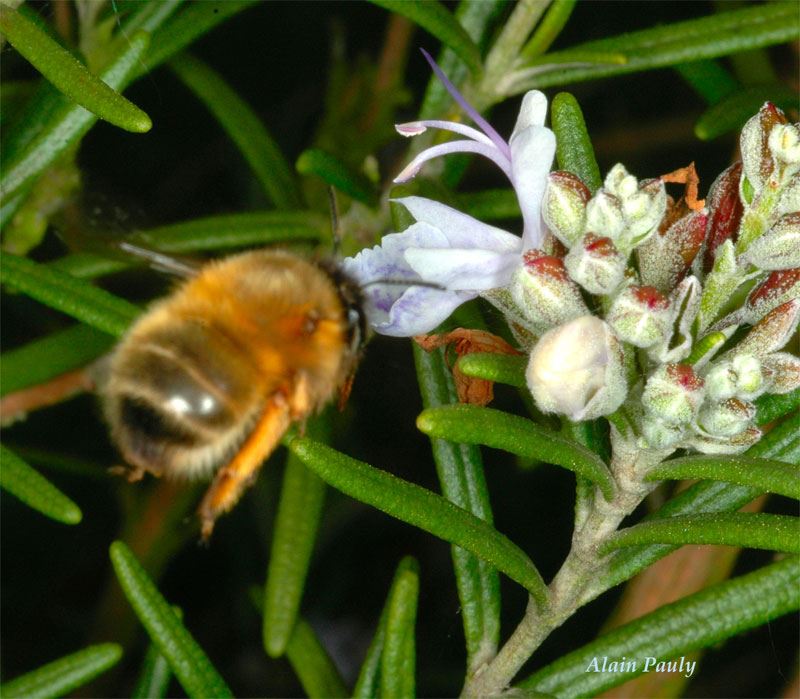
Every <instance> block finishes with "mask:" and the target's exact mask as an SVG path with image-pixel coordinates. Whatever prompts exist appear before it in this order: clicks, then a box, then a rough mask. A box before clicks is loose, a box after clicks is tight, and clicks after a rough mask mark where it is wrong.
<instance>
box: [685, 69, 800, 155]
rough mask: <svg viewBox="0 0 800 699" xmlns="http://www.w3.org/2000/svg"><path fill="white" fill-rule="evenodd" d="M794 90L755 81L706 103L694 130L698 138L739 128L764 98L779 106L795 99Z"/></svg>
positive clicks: (787, 106) (791, 104) (789, 105)
mask: <svg viewBox="0 0 800 699" xmlns="http://www.w3.org/2000/svg"><path fill="white" fill-rule="evenodd" d="M798 99H800V97H798V94H797V93H796V92H795V91H794V90H792V89H790V88H788V87H786V86H785V85H782V84H780V83H775V84H772V85H758V86H754V87H747V88H742V89H739V90H737V91H736V92H734V93H733V94H731V95H729V96H727V97H725V98H724V99H722V100H720V101H719V102H718V103H717V104H714V105H713V106H711V107H709V108H708V109H707V110H706V111H705V112H703V114H702V116H701V117H700V118H699V119H698V120H697V123H696V124H695V125H694V134H695V136H697V138H699V139H700V140H701V141H710V140H711V139H714V138H717V136H721V135H722V134H725V133H728V132H729V131H734V130H738V129H740V128H741V127H742V126H744V124H745V122H746V121H747V120H748V119H749V118H750V117H751V116H753V114H755V113H757V112H758V110H759V109H760V108H761V105H762V104H764V102H766V101H770V102H773V103H774V104H776V105H777V106H778V107H781V108H782V109H791V108H792V107H795V106H796V105H797V103H798Z"/></svg>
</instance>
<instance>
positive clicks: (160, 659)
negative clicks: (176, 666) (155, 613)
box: [131, 643, 172, 699]
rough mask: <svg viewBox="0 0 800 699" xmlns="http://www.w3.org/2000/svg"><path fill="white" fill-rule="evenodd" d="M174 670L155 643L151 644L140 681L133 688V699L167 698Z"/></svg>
mask: <svg viewBox="0 0 800 699" xmlns="http://www.w3.org/2000/svg"><path fill="white" fill-rule="evenodd" d="M171 679H172V670H170V669H169V663H168V662H167V659H166V658H165V657H164V656H163V655H161V651H160V650H159V649H158V646H156V645H155V644H154V643H151V644H150V646H149V647H148V649H147V653H146V654H145V656H144V662H143V663H142V670H141V672H140V673H139V679H138V680H137V681H136V686H135V687H134V688H133V692H132V693H131V697H132V698H133V699H162V697H166V696H167V691H168V690H169V681H170V680H171Z"/></svg>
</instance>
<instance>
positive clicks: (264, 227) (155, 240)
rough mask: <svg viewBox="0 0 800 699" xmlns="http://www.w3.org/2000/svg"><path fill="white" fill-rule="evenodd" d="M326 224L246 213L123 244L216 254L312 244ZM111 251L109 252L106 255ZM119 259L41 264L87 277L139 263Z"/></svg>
mask: <svg viewBox="0 0 800 699" xmlns="http://www.w3.org/2000/svg"><path fill="white" fill-rule="evenodd" d="M329 227H330V221H329V220H328V219H327V218H326V217H324V216H320V215H319V214H317V213H315V212H313V211H248V212H245V213H241V214H223V215H220V216H207V217H205V218H197V219H191V220H189V221H181V222H180V223H173V224H170V225H167V226H159V227H157V228H150V229H148V230H144V231H137V232H135V233H132V234H131V235H130V236H129V237H128V240H127V242H130V243H133V244H141V245H144V246H145V247H147V248H151V249H154V250H158V251H159V252H166V253H179V254H180V253H191V252H206V251H219V250H228V249H236V248H245V247H251V246H262V245H273V244H275V243H316V242H317V241H319V240H320V239H321V238H323V237H324V236H325V235H326V234H327V233H328V230H329ZM112 253H113V251H112V250H109V254H112ZM119 255H120V257H119V259H116V257H115V258H113V259H112V258H110V257H100V256H98V255H95V254H93V253H87V252H79V253H75V254H72V255H65V256H64V257H61V258H59V259H57V260H55V261H53V262H51V263H49V264H48V265H47V266H48V267H49V268H51V269H57V270H60V271H62V272H67V273H68V274H70V275H72V276H73V277H80V278H82V279H91V278H94V277H102V276H104V275H106V274H113V273H115V272H119V271H120V270H122V269H125V268H126V267H128V266H130V265H134V264H137V263H138V262H139V260H138V259H137V258H135V257H133V256H132V255H130V256H125V257H124V258H123V257H122V253H119Z"/></svg>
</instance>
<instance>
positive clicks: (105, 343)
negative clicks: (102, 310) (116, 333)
mask: <svg viewBox="0 0 800 699" xmlns="http://www.w3.org/2000/svg"><path fill="white" fill-rule="evenodd" d="M113 342H114V341H113V338H111V337H110V336H109V335H108V334H107V333H104V332H100V331H99V330H95V329H94V328H90V327H89V326H88V325H82V324H79V325H73V326H72V327H71V328H67V329H66V330H61V331H59V332H56V333H53V334H52V335H47V336H46V337H43V338H41V339H39V340H34V341H33V342H29V343H28V344H27V345H23V346H22V347H18V348H17V349H13V350H9V351H8V352H4V353H3V354H2V355H0V366H2V367H3V370H2V372H0V396H4V395H6V394H8V393H12V392H13V391H19V390H20V389H23V388H28V387H29V386H36V385H37V384H40V383H43V382H45V381H47V380H49V379H52V378H54V377H56V376H58V375H60V374H63V373H64V372H67V371H72V370H73V369H78V368H79V367H82V366H85V365H87V364H88V363H89V362H92V361H94V360H95V359H97V357H99V356H100V355H101V354H103V353H104V352H107V351H108V350H109V349H110V348H111V346H112V344H113Z"/></svg>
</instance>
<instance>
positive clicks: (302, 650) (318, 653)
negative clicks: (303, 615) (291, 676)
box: [286, 619, 348, 699]
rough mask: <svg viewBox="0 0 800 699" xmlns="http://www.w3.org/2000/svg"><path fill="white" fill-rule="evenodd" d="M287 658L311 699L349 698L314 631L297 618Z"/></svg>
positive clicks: (287, 649)
mask: <svg viewBox="0 0 800 699" xmlns="http://www.w3.org/2000/svg"><path fill="white" fill-rule="evenodd" d="M286 656H287V657H288V658H289V662H290V663H291V664H292V667H293V668H294V671H295V672H296V673H297V676H298V677H299V678H300V682H301V683H302V685H303V689H304V690H305V691H306V694H308V696H309V697H310V699H326V698H327V697H331V698H333V697H346V696H348V692H347V689H346V688H345V686H344V681H343V680H342V678H341V676H340V675H339V671H338V670H337V669H336V666H335V665H334V664H333V661H332V660H331V659H330V657H329V656H328V654H327V653H326V652H325V649H324V648H323V646H322V644H321V643H320V642H319V640H318V639H317V636H316V634H315V633H314V630H313V629H312V628H311V626H310V625H309V624H308V622H306V621H304V620H303V619H298V620H297V623H296V625H295V627H294V630H293V631H292V635H291V638H290V639H289V643H288V645H287V646H286Z"/></svg>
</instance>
